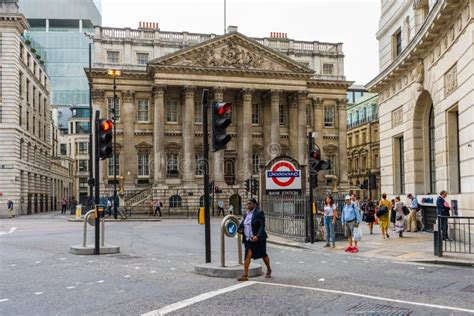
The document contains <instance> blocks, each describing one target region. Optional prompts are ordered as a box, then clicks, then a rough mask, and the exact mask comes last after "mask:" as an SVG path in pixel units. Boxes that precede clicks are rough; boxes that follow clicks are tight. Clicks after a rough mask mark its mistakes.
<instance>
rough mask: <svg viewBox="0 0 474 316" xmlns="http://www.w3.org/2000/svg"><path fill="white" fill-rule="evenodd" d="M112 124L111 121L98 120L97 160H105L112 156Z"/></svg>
mask: <svg viewBox="0 0 474 316" xmlns="http://www.w3.org/2000/svg"><path fill="white" fill-rule="evenodd" d="M113 126H114V123H112V121H111V120H107V119H100V120H99V129H98V130H99V135H98V136H97V139H98V146H99V158H100V159H107V158H110V157H111V156H112V153H113V146H112V128H113Z"/></svg>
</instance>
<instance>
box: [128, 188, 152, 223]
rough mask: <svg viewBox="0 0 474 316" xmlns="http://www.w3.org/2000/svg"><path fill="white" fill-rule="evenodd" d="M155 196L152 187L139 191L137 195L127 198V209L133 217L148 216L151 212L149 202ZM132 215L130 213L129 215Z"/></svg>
mask: <svg viewBox="0 0 474 316" xmlns="http://www.w3.org/2000/svg"><path fill="white" fill-rule="evenodd" d="M152 196H153V190H152V188H151V187H149V188H146V189H143V190H141V191H138V192H137V193H135V194H133V195H131V196H129V197H128V198H125V209H126V210H127V213H128V212H131V215H132V216H135V215H140V216H142V215H147V214H148V210H149V207H150V206H149V204H148V203H146V202H147V201H149V200H151V199H152ZM128 214H130V213H128Z"/></svg>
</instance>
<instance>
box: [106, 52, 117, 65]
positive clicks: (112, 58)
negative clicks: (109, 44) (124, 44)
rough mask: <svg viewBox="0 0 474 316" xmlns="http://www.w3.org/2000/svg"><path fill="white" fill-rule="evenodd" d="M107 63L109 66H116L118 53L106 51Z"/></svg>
mask: <svg viewBox="0 0 474 316" xmlns="http://www.w3.org/2000/svg"><path fill="white" fill-rule="evenodd" d="M107 62H109V63H111V64H118V63H119V52H115V51H108V52H107Z"/></svg>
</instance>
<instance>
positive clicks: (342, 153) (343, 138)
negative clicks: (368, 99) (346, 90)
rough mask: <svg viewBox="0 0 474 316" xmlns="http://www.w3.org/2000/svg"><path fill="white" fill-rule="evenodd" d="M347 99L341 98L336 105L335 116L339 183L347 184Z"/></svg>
mask: <svg viewBox="0 0 474 316" xmlns="http://www.w3.org/2000/svg"><path fill="white" fill-rule="evenodd" d="M346 102H347V101H346V100H345V99H341V100H339V102H338V105H337V106H336V111H337V116H338V118H339V122H338V123H339V124H338V125H339V126H338V127H339V128H338V132H339V155H338V156H339V170H338V173H339V174H338V177H339V183H340V185H342V186H344V185H349V179H348V177H347V150H346V148H347V121H346V120H347V103H346Z"/></svg>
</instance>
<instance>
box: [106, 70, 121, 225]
mask: <svg viewBox="0 0 474 316" xmlns="http://www.w3.org/2000/svg"><path fill="white" fill-rule="evenodd" d="M107 74H108V75H109V76H112V78H113V80H114V82H113V89H114V103H113V117H112V121H113V122H114V126H113V128H114V153H113V159H114V218H115V219H117V153H116V150H117V127H116V122H117V94H116V90H117V85H116V81H115V79H116V78H117V77H120V75H121V74H122V73H121V72H120V70H112V69H110V70H109V71H108V72H107Z"/></svg>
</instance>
